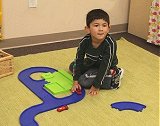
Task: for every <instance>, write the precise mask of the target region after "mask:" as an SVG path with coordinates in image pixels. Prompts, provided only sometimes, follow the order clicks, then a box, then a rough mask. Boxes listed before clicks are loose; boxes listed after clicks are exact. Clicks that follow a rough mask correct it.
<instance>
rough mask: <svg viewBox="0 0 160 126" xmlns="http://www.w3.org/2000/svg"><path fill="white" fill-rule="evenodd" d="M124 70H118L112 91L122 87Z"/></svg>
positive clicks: (113, 80)
mask: <svg viewBox="0 0 160 126" xmlns="http://www.w3.org/2000/svg"><path fill="white" fill-rule="evenodd" d="M123 74H124V70H123V69H122V68H118V69H117V73H116V75H115V76H114V77H113V79H112V86H111V88H112V89H118V88H119V87H120V86H121V79H122V78H123Z"/></svg>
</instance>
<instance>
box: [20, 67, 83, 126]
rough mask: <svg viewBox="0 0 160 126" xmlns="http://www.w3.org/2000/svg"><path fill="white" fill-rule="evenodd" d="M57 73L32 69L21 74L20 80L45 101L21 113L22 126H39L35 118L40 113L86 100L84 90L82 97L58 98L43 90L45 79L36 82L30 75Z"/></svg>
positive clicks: (45, 68)
mask: <svg viewBox="0 0 160 126" xmlns="http://www.w3.org/2000/svg"><path fill="white" fill-rule="evenodd" d="M56 71H57V70H55V69H53V68H49V67H31V68H28V69H25V70H23V71H21V72H20V73H19V75H18V78H19V80H20V81H21V82H22V83H23V84H24V85H25V86H26V87H27V88H29V89H30V90H31V91H32V92H33V93H34V94H35V95H37V96H38V97H39V98H40V99H41V100H42V101H43V102H42V103H41V104H37V105H34V106H31V107H30V108H28V109H26V110H24V111H23V112H22V113H21V115H20V124H21V126H38V123H37V122H36V121H35V119H34V118H35V116H36V115H38V114H39V113H42V112H46V111H49V110H52V109H56V108H58V107H61V106H63V105H69V104H72V103H76V102H78V101H80V100H82V99H83V98H84V96H85V90H84V89H82V95H78V94H77V93H72V94H71V95H70V96H67V97H64V98H56V97H54V96H53V95H51V94H50V93H48V92H47V91H46V90H44V89H43V86H44V84H45V83H46V82H45V81H44V80H43V79H42V80H34V79H32V78H31V77H30V75H31V74H33V73H38V72H51V73H53V72H56Z"/></svg>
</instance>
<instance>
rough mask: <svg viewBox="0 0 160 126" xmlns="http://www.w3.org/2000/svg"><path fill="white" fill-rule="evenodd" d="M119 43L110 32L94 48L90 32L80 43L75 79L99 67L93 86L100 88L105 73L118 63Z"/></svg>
mask: <svg viewBox="0 0 160 126" xmlns="http://www.w3.org/2000/svg"><path fill="white" fill-rule="evenodd" d="M116 50H117V44H116V42H115V41H114V40H113V39H112V38H111V36H110V35H109V34H108V35H107V36H106V38H105V40H104V41H103V42H102V43H101V44H100V45H99V46H98V48H94V47H93V46H92V40H91V36H90V34H87V35H86V36H85V37H84V38H83V39H82V40H81V41H80V43H79V47H78V49H77V54H76V59H75V72H74V76H73V79H74V80H78V79H79V77H80V76H81V75H82V74H83V73H84V72H85V71H84V70H86V71H87V70H88V69H90V68H98V73H97V76H96V78H95V79H94V82H93V86H94V87H96V88H100V86H101V85H102V82H103V79H104V77H105V75H106V74H107V73H108V72H109V70H110V69H111V68H114V67H115V66H116V65H117V64H118V59H117V56H116Z"/></svg>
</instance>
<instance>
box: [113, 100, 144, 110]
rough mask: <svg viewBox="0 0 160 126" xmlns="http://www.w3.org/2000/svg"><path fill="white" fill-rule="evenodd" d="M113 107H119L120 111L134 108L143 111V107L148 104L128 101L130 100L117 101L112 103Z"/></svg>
mask: <svg viewBox="0 0 160 126" xmlns="http://www.w3.org/2000/svg"><path fill="white" fill-rule="evenodd" d="M111 107H112V108H115V109H118V110H119V111H122V110H133V111H136V112H141V111H142V110H143V109H145V108H146V106H145V105H143V104H140V103H136V102H128V101H123V102H115V103H113V104H111Z"/></svg>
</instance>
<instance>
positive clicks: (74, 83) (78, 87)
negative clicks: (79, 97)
mask: <svg viewBox="0 0 160 126" xmlns="http://www.w3.org/2000/svg"><path fill="white" fill-rule="evenodd" d="M78 89H79V90H81V85H80V84H79V83H78V81H74V82H73V86H72V89H71V91H72V92H75V91H76V90H78Z"/></svg>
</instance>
